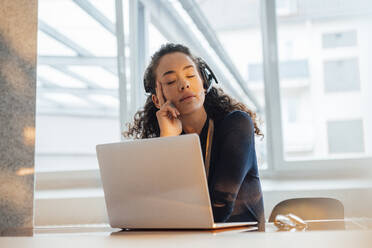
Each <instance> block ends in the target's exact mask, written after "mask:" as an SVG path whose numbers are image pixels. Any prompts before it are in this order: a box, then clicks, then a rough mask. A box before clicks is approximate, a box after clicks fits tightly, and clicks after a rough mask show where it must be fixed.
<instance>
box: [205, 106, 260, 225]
mask: <svg viewBox="0 0 372 248" xmlns="http://www.w3.org/2000/svg"><path fill="white" fill-rule="evenodd" d="M213 121H214V135H213V143H212V150H211V163H210V168H209V176H208V186H209V193H210V198H211V203H212V209H213V215H214V220H215V222H246V221H258V222H259V225H258V226H259V230H261V231H263V230H264V229H265V217H264V207H263V199H262V191H261V184H260V179H259V176H258V168H257V159H256V150H255V141H254V125H253V121H252V119H251V117H250V116H249V115H248V114H247V113H246V112H243V111H233V112H231V113H229V114H227V115H225V116H224V117H223V118H220V119H218V120H213ZM208 126H209V119H207V121H206V122H205V124H204V127H203V129H202V131H201V133H200V135H199V137H200V143H201V148H202V151H203V157H205V149H206V140H207V134H208ZM204 159H205V158H204Z"/></svg>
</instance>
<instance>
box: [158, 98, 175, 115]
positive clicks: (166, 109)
mask: <svg viewBox="0 0 372 248" xmlns="http://www.w3.org/2000/svg"><path fill="white" fill-rule="evenodd" d="M160 111H161V114H163V115H167V116H168V114H169V113H170V114H171V115H172V116H173V117H174V118H177V116H178V114H177V112H178V110H177V109H176V108H174V107H172V106H171V105H170V104H169V103H168V102H167V103H165V104H164V105H163V106H162V107H161V109H160Z"/></svg>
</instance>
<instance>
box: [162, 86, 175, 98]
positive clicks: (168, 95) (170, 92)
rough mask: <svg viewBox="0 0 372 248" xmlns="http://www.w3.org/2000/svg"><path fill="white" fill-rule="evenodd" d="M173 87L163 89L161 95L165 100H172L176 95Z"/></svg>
mask: <svg viewBox="0 0 372 248" xmlns="http://www.w3.org/2000/svg"><path fill="white" fill-rule="evenodd" d="M174 91H176V90H175V89H174V87H164V88H163V94H164V97H165V98H166V100H173V98H174V96H175V95H176V94H175V92H174Z"/></svg>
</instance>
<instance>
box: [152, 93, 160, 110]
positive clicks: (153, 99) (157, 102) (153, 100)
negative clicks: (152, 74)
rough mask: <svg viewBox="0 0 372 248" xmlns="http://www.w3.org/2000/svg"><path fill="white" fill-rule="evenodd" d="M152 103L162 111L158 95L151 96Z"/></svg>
mask: <svg viewBox="0 0 372 248" xmlns="http://www.w3.org/2000/svg"><path fill="white" fill-rule="evenodd" d="M151 99H152V102H153V103H154V104H155V107H157V108H158V109H160V104H159V99H158V97H157V96H156V95H154V94H152V96H151Z"/></svg>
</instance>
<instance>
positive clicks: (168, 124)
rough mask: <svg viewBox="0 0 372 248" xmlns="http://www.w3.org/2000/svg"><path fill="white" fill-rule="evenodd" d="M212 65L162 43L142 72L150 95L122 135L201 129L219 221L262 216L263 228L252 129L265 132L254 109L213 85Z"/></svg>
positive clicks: (260, 218)
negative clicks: (257, 120) (260, 126)
mask: <svg viewBox="0 0 372 248" xmlns="http://www.w3.org/2000/svg"><path fill="white" fill-rule="evenodd" d="M208 69H209V67H208V66H207V65H206V64H205V63H204V62H203V61H202V60H201V59H200V58H196V57H194V56H193V55H192V54H191V53H190V51H189V49H188V48H187V47H185V46H183V45H179V44H166V45H164V46H162V47H161V48H160V50H158V51H157V52H156V53H155V54H154V55H153V56H152V58H151V62H150V64H149V66H148V67H147V69H146V71H145V75H144V87H145V90H146V92H147V93H151V95H149V96H148V98H147V100H146V103H145V106H144V109H143V110H140V111H138V112H137V113H136V114H135V117H134V123H132V124H129V125H128V128H129V129H128V131H127V132H125V133H124V135H125V136H126V137H133V138H141V139H143V138H151V137H165V136H176V135H181V134H188V133H197V134H199V138H200V143H201V148H202V151H203V158H204V162H205V165H206V173H207V177H208V187H209V193H210V199H211V203H212V209H213V216H214V219H215V222H246V221H258V222H259V229H260V230H264V223H265V220H264V210H263V200H262V192H261V185H260V180H259V177H258V168H257V160H256V152H255V144H254V135H255V134H257V135H262V134H261V132H260V129H259V128H258V126H257V123H256V115H255V113H253V112H252V111H250V110H249V109H247V107H245V106H244V105H243V104H242V103H239V102H236V101H235V100H233V99H232V98H231V97H229V96H228V95H226V94H225V93H224V92H223V91H222V90H221V89H217V88H215V87H211V83H212V77H213V78H214V75H213V73H212V72H211V71H210V70H208ZM214 79H215V78H214Z"/></svg>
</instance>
